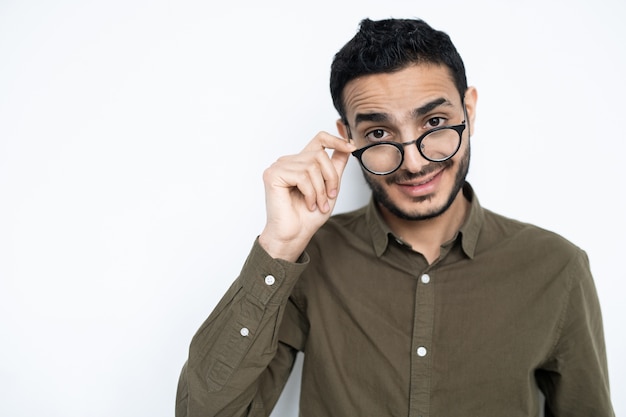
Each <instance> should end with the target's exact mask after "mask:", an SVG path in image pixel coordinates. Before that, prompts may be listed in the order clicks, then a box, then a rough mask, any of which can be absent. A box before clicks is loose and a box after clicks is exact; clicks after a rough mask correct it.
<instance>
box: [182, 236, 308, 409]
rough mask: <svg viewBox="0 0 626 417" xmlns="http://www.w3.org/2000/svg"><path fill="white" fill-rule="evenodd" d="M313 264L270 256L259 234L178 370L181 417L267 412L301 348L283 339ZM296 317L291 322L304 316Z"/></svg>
mask: <svg viewBox="0 0 626 417" xmlns="http://www.w3.org/2000/svg"><path fill="white" fill-rule="evenodd" d="M307 264H308V256H307V255H306V254H303V255H302V256H301V258H300V259H299V260H298V261H297V262H296V263H291V262H287V261H284V260H280V259H273V258H271V257H270V256H269V255H268V254H267V252H265V251H264V250H263V248H262V247H261V246H260V245H259V243H258V239H257V240H256V241H255V242H254V245H253V247H252V250H251V252H250V254H249V256H248V259H247V260H246V262H245V264H244V266H243V268H242V270H241V273H240V275H239V277H238V278H237V279H236V280H235V282H234V283H233V285H232V286H231V287H230V288H229V290H228V291H227V292H226V294H225V295H224V297H223V298H222V299H221V301H220V302H219V303H218V305H217V306H216V307H215V309H214V310H213V312H212V313H211V315H210V316H209V317H208V318H207V320H206V321H205V322H204V323H203V324H202V326H201V327H200V329H199V330H198V331H197V333H196V334H195V336H194V337H193V339H192V341H191V345H190V348H189V357H188V358H187V362H186V363H185V365H184V367H183V370H182V372H181V375H180V380H179V384H178V392H177V396H176V397H177V398H176V417H200V416H202V417H209V416H220V417H221V416H224V417H225V416H233V417H234V416H266V415H269V413H270V412H271V409H272V408H273V406H274V404H275V403H276V401H277V400H278V397H279V396H280V392H281V391H282V388H283V386H284V384H285V383H286V381H287V378H288V376H289V374H290V372H291V369H292V367H293V363H294V360H295V356H296V353H297V349H296V348H294V347H293V346H290V345H289V344H287V343H283V342H280V341H279V336H278V335H279V332H278V330H279V327H280V324H281V322H282V320H283V316H284V315H285V311H288V313H287V314H292V315H293V314H298V311H297V310H296V309H294V308H293V306H291V305H289V306H288V305H287V304H288V300H289V295H290V293H291V290H292V289H293V286H294V285H295V283H296V281H297V279H298V277H299V276H300V274H301V273H302V271H303V270H304V269H305V268H306V266H307ZM299 321H300V319H298V318H290V319H289V322H299Z"/></svg>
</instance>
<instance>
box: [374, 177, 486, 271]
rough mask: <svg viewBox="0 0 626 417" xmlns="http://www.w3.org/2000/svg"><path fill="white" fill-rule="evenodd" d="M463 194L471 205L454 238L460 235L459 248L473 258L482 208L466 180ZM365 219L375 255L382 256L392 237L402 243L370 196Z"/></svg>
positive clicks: (482, 216) (480, 225) (480, 226)
mask: <svg viewBox="0 0 626 417" xmlns="http://www.w3.org/2000/svg"><path fill="white" fill-rule="evenodd" d="M463 195H464V196H465V198H467V200H468V201H469V202H470V204H471V205H470V211H469V214H468V216H467V219H466V220H465V223H463V225H462V226H461V228H460V229H459V233H458V234H457V236H456V239H459V236H460V242H461V248H462V249H463V252H464V253H465V255H466V256H467V257H468V258H470V259H473V258H474V252H475V251H476V244H477V242H478V236H479V234H480V229H481V228H482V225H483V218H484V211H483V210H484V209H483V208H482V207H481V205H480V203H479V202H478V198H477V197H476V195H475V194H474V190H473V189H472V186H471V185H470V184H469V183H467V182H466V183H465V185H464V186H463ZM365 220H366V222H367V226H368V228H369V230H370V233H371V236H372V244H373V246H374V251H375V253H376V256H378V257H380V256H382V254H383V253H384V252H385V251H386V250H387V246H389V242H390V239H394V240H395V241H397V242H398V243H400V244H404V243H403V242H402V240H401V239H400V238H399V237H397V236H395V235H394V234H393V232H392V231H391V229H390V228H389V226H387V224H386V223H385V221H384V220H383V218H382V216H381V214H380V211H379V210H378V207H377V204H376V202H375V201H374V199H373V198H370V202H369V204H368V206H367V208H366V211H365Z"/></svg>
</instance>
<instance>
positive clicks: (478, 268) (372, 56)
mask: <svg viewBox="0 0 626 417" xmlns="http://www.w3.org/2000/svg"><path fill="white" fill-rule="evenodd" d="M330 84H331V93H332V97H333V101H334V104H335V107H336V108H337V110H338V112H339V114H340V117H341V118H340V120H339V121H338V122H337V128H338V130H339V133H340V135H341V136H342V138H339V137H335V136H332V135H330V134H327V133H323V132H322V133H319V134H318V135H317V136H316V137H315V138H314V139H313V140H312V141H311V142H310V143H309V144H308V145H307V146H306V147H305V148H304V150H303V151H302V152H301V153H299V154H297V155H292V156H286V157H283V158H280V159H279V160H278V161H277V162H276V163H274V164H273V165H272V166H271V167H270V168H268V169H267V170H266V171H265V173H264V183H265V191H266V200H267V223H266V226H265V228H264V230H263V231H262V233H261V234H260V236H259V237H258V239H257V240H256V241H255V243H254V245H253V248H252V251H251V253H250V255H249V257H248V260H247V261H246V263H245V265H244V266H243V269H242V271H241V275H240V276H239V277H238V278H237V280H236V281H235V283H234V284H233V285H232V287H231V288H230V290H229V291H228V292H227V294H226V295H225V296H224V298H223V299H222V301H221V302H220V303H219V304H218V305H217V307H216V308H215V310H214V311H213V313H212V314H211V316H210V317H209V318H208V319H207V321H206V322H205V323H204V324H203V325H202V327H201V328H200V329H199V331H198V332H197V334H196V335H195V337H194V338H193V340H192V343H191V347H190V351H189V358H188V360H187V363H186V365H185V367H184V368H183V372H182V374H181V380H180V383H179V390H178V398H177V405H176V415H177V416H178V417H182V416H189V417H192V416H193V417H199V416H267V415H269V413H270V412H271V410H272V408H273V406H274V404H275V402H276V401H277V399H278V397H279V394H280V392H281V390H282V388H283V386H284V384H285V381H286V379H287V377H288V375H289V373H290V371H291V368H292V365H293V362H294V359H295V357H296V353H297V352H299V351H301V352H304V365H303V375H302V392H301V398H300V415H301V416H304V417H306V416H316V417H318V416H359V417H363V416H372V417H381V416H407V415H408V416H411V417H418V416H419V417H428V416H444V417H456V416H458V417H468V416H484V417H486V416H494V417H502V416H507V417H512V416H539V415H541V414H542V413H544V414H545V415H546V416H580V417H590V416H594V417H604V416H606V417H608V416H613V415H614V414H613V411H612V406H611V403H610V398H609V386H608V375H607V365H606V355H605V347H604V340H603V330H602V320H601V315H600V308H599V305H598V300H597V296H596V292H595V288H594V284H593V280H592V277H591V274H590V272H589V267H588V262H587V258H586V255H585V254H584V252H583V251H581V250H580V249H579V248H577V247H575V246H574V245H572V244H571V243H569V242H567V241H566V240H564V239H563V238H561V237H559V236H557V235H555V234H553V233H550V232H547V231H545V230H542V229H539V228H537V227H534V226H531V225H528V224H524V223H520V222H517V221H514V220H510V219H507V218H504V217H502V216H499V215H497V214H494V213H492V212H490V211H488V210H486V209H484V208H482V207H481V206H480V205H479V203H478V200H477V198H476V196H475V195H474V192H473V190H472V188H471V187H470V186H469V184H467V183H466V182H465V176H466V174H467V170H468V166H469V157H470V156H469V155H470V136H471V134H472V131H473V126H474V118H475V116H476V100H477V94H476V90H475V89H474V88H473V87H468V86H467V84H466V78H465V70H464V66H463V62H462V60H461V57H460V56H459V54H458V53H457V51H456V49H455V48H454V46H453V44H452V43H451V41H450V39H449V38H448V36H447V35H446V34H445V33H443V32H439V31H435V30H433V29H432V28H431V27H429V26H428V25H427V24H426V23H424V22H423V21H419V20H396V19H390V20H384V21H378V22H374V21H370V20H367V19H366V20H364V21H363V22H361V27H360V31H359V32H358V33H357V34H356V36H355V37H354V38H353V39H352V40H351V41H349V42H348V43H347V44H346V45H345V46H344V47H343V48H342V49H341V50H340V51H339V53H338V54H337V55H336V56H335V59H334V61H333V64H332V71H331V82H330ZM325 149H332V150H333V152H332V154H331V156H329V154H328V153H327V152H326V151H325ZM351 154H352V155H354V156H355V157H357V158H358V159H359V161H360V163H361V166H362V168H363V173H364V175H365V178H366V179H367V182H368V183H369V184H370V186H371V189H372V199H371V202H370V204H369V205H367V206H366V207H363V208H362V209H360V210H357V211H354V212H352V213H346V214H340V215H336V216H333V217H330V215H331V212H332V209H333V207H334V204H335V201H336V197H337V195H338V192H339V185H340V179H341V176H342V173H343V170H344V167H345V165H346V163H347V161H348V159H349V158H350V156H351ZM544 397H545V401H544V400H543V398H544Z"/></svg>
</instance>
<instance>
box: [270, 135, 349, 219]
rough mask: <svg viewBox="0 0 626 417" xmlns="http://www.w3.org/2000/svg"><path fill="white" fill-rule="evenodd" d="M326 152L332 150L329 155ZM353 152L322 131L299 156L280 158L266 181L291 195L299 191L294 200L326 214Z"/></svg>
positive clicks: (342, 140) (311, 209)
mask: <svg viewBox="0 0 626 417" xmlns="http://www.w3.org/2000/svg"><path fill="white" fill-rule="evenodd" d="M326 149H331V150H332V151H333V152H332V153H331V155H330V156H329V154H328V153H327V151H326ZM354 149H355V147H354V145H352V144H351V143H349V142H347V141H345V140H344V139H340V138H338V137H335V136H332V135H330V134H328V133H325V132H321V133H319V134H318V135H316V136H315V138H314V139H313V140H312V141H311V142H309V143H308V144H307V146H306V147H305V148H304V150H303V151H302V152H300V153H299V154H297V155H291V156H286V157H282V158H280V159H279V160H278V161H277V162H276V163H275V164H274V165H273V166H272V167H270V169H268V171H267V172H266V181H269V182H270V183H271V184H273V185H274V186H277V187H278V188H282V189H290V191H291V192H294V191H296V190H297V192H298V193H297V194H299V195H295V196H292V197H294V198H300V199H302V200H303V201H304V203H305V205H306V207H307V208H308V210H310V211H315V210H316V209H319V210H320V211H321V212H323V213H327V212H329V211H330V210H331V202H330V201H329V200H332V199H335V198H336V197H337V195H338V193H339V184H340V181H341V176H342V175H343V171H344V168H345V166H346V164H347V162H348V159H349V157H350V152H352V151H353V150H354Z"/></svg>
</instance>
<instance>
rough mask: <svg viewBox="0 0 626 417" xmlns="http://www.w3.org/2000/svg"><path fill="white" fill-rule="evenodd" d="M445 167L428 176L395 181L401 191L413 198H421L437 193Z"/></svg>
mask: <svg viewBox="0 0 626 417" xmlns="http://www.w3.org/2000/svg"><path fill="white" fill-rule="evenodd" d="M444 171H445V167H442V168H441V169H439V170H437V171H434V172H432V173H430V174H428V175H427V176H420V177H419V178H410V179H400V180H397V181H394V183H395V184H396V185H397V186H398V187H399V188H400V190H401V191H402V192H403V193H405V194H408V195H410V196H411V197H419V196H424V195H427V194H432V193H433V192H435V191H436V188H437V186H438V185H439V183H440V181H441V178H442V176H443V172H444Z"/></svg>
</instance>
